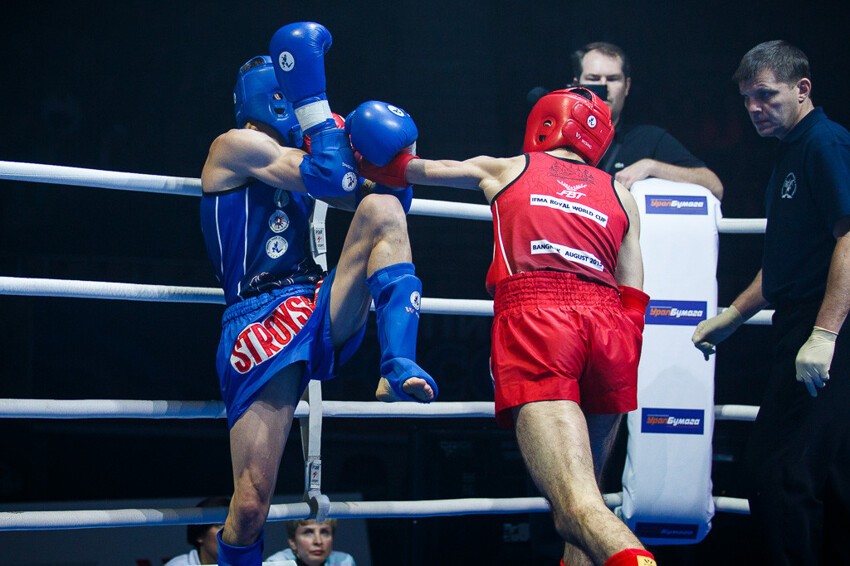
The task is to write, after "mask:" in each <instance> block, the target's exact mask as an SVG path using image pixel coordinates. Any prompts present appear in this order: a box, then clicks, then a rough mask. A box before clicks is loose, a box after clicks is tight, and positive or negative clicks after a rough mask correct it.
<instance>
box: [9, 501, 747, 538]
mask: <svg viewBox="0 0 850 566" xmlns="http://www.w3.org/2000/svg"><path fill="white" fill-rule="evenodd" d="M603 498H604V500H605V504H606V505H607V506H608V507H609V508H612V509H613V508H615V507H617V506H619V505H622V502H623V498H622V495H621V494H620V493H606V494H605V495H603ZM713 499H714V504H715V507H716V509H717V510H718V511H725V512H728V513H738V514H747V513H749V504H748V503H747V500H746V499H736V498H732V497H723V496H721V497H714V498H713ZM548 511H549V503H548V502H547V501H546V500H545V499H543V498H542V497H514V498H470V499H432V500H420V501H338V502H331V504H330V509H329V512H328V514H327V516H328V517H331V518H337V519H357V518H359V519H372V518H398V517H446V516H456V515H507V514H517V513H546V512H548ZM226 514H227V508H225V507H209V508H206V509H202V508H197V507H190V508H175V509H100V510H82V511H21V512H17V513H5V512H4V513H0V531H24V530H26V531H32V530H56V529H89V528H107V527H141V526H154V525H156V526H165V525H189V524H214V523H221V522H223V521H224V518H225V516H226ZM310 516H311V509H310V504H309V503H279V504H275V505H272V506H271V508H270V509H269V516H268V520H269V521H283V520H286V519H303V518H307V517H310Z"/></svg>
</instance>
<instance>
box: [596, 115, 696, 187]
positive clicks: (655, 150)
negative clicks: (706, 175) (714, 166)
mask: <svg viewBox="0 0 850 566" xmlns="http://www.w3.org/2000/svg"><path fill="white" fill-rule="evenodd" d="M645 158H649V159H655V160H657V161H661V162H664V163H669V164H671V165H678V166H679V167H705V163H703V162H702V161H700V160H699V159H697V158H696V157H694V155H693V154H692V153H691V152H690V151H688V150H687V149H685V146H683V145H682V144H681V143H680V142H679V140H677V139H676V138H674V137H673V136H671V135H670V134H669V133H668V132H667V130H665V129H663V128H659V127H658V126H650V125H639V126H633V125H631V124H622V125H620V126H617V129H616V130H615V133H614V141H613V142H611V147H609V148H608V151H606V152H605V155H603V156H602V159H601V160H600V161H599V165H598V167H599V168H600V169H602V170H603V171H605V172H606V173H609V174H611V175H613V174H615V173H616V172H617V171H620V170H621V169H623V168H625V167H628V166H629V165H631V164H633V163H635V162H636V161H640V160H641V159H645Z"/></svg>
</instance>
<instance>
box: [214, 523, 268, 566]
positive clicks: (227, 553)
mask: <svg viewBox="0 0 850 566" xmlns="http://www.w3.org/2000/svg"><path fill="white" fill-rule="evenodd" d="M223 530H224V529H222V530H221V531H218V533H217V534H216V535H215V538H216V539H217V540H218V566H259V565H260V564H262V562H263V546H264V538H265V537H264V533H263V532H262V531H261V532H260V537H259V538H258V539H257V541H256V542H255V543H254V544H250V545H248V546H231V545H229V544H227V543H226V542H224V541H223V540H221V533H222V531H223Z"/></svg>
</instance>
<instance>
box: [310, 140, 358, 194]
mask: <svg viewBox="0 0 850 566" xmlns="http://www.w3.org/2000/svg"><path fill="white" fill-rule="evenodd" d="M300 171H301V179H302V180H303V181H304V186H305V187H307V192H308V193H309V194H310V196H312V197H314V198H328V197H345V196H348V195H349V194H351V193H352V191H354V189H356V188H357V187H359V186H360V178H359V177H358V176H357V168H356V163H355V160H354V152H353V151H352V150H351V146H350V145H349V143H348V136H347V135H346V133H345V131H344V130H342V129H341V128H334V129H331V130H325V131H323V132H319V133H317V134H313V135H312V136H310V153H309V154H307V155H305V156H304V160H303V161H301V167H300Z"/></svg>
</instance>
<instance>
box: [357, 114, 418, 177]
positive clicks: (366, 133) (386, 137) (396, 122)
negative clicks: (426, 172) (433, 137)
mask: <svg viewBox="0 0 850 566" xmlns="http://www.w3.org/2000/svg"><path fill="white" fill-rule="evenodd" d="M345 130H346V131H347V132H348V134H349V135H350V136H351V145H352V146H353V147H354V150H355V151H357V152H358V153H360V155H362V156H363V158H364V159H366V160H367V161H369V162H371V163H373V164H375V165H377V166H379V167H383V166H384V165H387V164H388V163H389V162H390V161H392V159H393V158H394V157H395V156H396V155H397V154H398V153H400V152H402V150H406V149H407V148H411V149H410V150H406V151H405V153H408V154H411V155H413V154H415V153H416V151H415V146H414V144H415V143H416V139H417V138H418V137H419V131H418V130H417V129H416V124H415V123H414V121H413V118H411V117H410V114H408V113H407V112H405V111H404V110H402V109H401V108H398V107H397V106H393V105H392V104H387V103H386V102H379V101H377V100H370V101H368V102H364V103H363V104H361V105H360V106H358V107H357V108H356V109H355V110H354V111H353V112H352V113H351V114H349V115H348V117H347V118H346V120H345Z"/></svg>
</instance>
